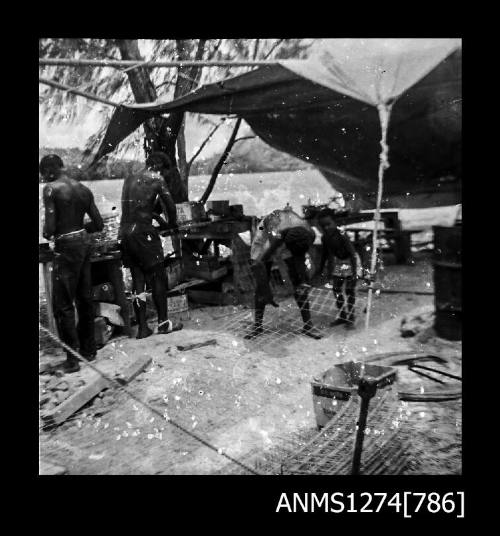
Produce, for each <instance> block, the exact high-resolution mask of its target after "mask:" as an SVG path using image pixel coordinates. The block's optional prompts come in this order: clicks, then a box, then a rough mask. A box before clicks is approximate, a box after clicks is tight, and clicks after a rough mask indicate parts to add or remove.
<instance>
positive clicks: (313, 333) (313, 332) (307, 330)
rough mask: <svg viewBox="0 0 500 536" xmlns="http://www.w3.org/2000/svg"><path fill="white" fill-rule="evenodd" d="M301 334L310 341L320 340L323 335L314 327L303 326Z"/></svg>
mask: <svg viewBox="0 0 500 536" xmlns="http://www.w3.org/2000/svg"><path fill="white" fill-rule="evenodd" d="M302 333H303V334H304V335H306V336H307V337H311V339H316V340H318V339H322V338H323V335H322V334H321V333H320V332H319V331H318V330H317V329H316V328H315V327H314V326H304V327H303V328H302Z"/></svg>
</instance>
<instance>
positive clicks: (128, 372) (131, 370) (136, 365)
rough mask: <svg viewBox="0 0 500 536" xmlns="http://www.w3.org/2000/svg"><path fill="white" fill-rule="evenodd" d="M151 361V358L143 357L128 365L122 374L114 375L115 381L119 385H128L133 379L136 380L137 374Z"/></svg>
mask: <svg viewBox="0 0 500 536" xmlns="http://www.w3.org/2000/svg"><path fill="white" fill-rule="evenodd" d="M151 361H153V358H152V357H151V356H149V355H143V356H141V357H139V359H137V360H136V361H134V362H133V363H132V364H131V365H129V366H128V367H127V368H126V369H125V370H124V371H123V372H122V373H118V374H117V375H116V379H117V380H118V381H119V382H120V383H123V384H125V383H130V382H131V381H132V380H133V379H134V378H137V376H139V374H140V373H141V372H142V371H143V370H144V369H145V368H146V367H147V366H148V365H149V364H150V363H151Z"/></svg>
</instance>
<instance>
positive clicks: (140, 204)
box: [120, 170, 175, 230]
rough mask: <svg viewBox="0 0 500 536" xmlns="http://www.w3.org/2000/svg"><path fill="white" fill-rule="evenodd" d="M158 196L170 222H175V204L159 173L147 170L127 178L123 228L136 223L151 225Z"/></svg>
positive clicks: (123, 200)
mask: <svg viewBox="0 0 500 536" xmlns="http://www.w3.org/2000/svg"><path fill="white" fill-rule="evenodd" d="M158 197H159V198H160V199H161V201H162V202H163V205H164V206H165V209H166V211H167V215H168V218H169V220H170V222H169V223H175V204H174V203H173V200H172V198H171V196H170V193H169V191H168V189H167V188H166V185H165V182H164V180H163V178H162V177H161V175H160V174H159V173H156V172H153V171H149V170H145V171H143V172H142V173H141V174H140V175H139V176H136V177H128V178H127V179H125V182H124V183H123V190H122V217H121V223H120V228H121V230H123V229H124V228H125V227H127V226H129V225H132V224H134V223H144V224H147V225H151V224H152V220H153V212H154V209H155V207H156V201H157V199H158ZM172 219H173V220H174V221H172Z"/></svg>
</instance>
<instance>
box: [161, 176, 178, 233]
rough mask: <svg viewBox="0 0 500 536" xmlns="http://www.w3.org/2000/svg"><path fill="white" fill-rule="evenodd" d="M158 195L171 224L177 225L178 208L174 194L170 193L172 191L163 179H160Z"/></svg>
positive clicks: (172, 225)
mask: <svg viewBox="0 0 500 536" xmlns="http://www.w3.org/2000/svg"><path fill="white" fill-rule="evenodd" d="M158 195H159V196H160V199H161V201H162V208H163V210H164V212H165V216H166V217H167V219H168V224H169V226H170V227H175V226H176V225H177V209H176V208H175V203H174V200H173V199H172V195H171V194H170V191H169V189H168V188H167V185H166V184H165V181H164V180H163V179H159V180H158Z"/></svg>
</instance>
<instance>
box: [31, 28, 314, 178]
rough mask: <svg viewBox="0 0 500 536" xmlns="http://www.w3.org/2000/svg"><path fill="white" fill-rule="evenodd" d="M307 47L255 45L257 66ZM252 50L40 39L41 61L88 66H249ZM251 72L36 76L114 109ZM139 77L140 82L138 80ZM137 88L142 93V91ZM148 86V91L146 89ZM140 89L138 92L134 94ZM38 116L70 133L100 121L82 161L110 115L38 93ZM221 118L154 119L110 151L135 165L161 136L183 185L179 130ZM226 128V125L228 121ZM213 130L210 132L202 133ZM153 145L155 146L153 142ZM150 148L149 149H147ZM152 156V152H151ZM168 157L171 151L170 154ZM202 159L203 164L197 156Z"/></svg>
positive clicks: (94, 71) (227, 42) (235, 42)
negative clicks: (92, 118) (245, 62)
mask: <svg viewBox="0 0 500 536" xmlns="http://www.w3.org/2000/svg"><path fill="white" fill-rule="evenodd" d="M311 43H312V40H307V39H259V46H258V56H257V59H263V58H268V57H271V58H277V59H287V58H303V57H305V56H306V54H307V50H308V48H309V46H310V45H311ZM255 50H256V47H255V40H252V39H209V40H200V39H186V40H177V41H174V40H128V41H124V40H116V39H69V38H63V39H40V41H39V56H40V57H43V58H85V59H129V58H132V59H136V58H137V59H138V61H139V59H143V60H145V61H157V60H192V59H204V60H242V59H250V58H252V56H253V52H254V51H255ZM248 70H249V68H248V67H234V66H229V67H226V66H223V67H211V68H207V67H198V66H196V67H182V68H179V69H177V68H171V69H168V68H150V67H141V68H138V69H134V70H130V69H116V68H111V67H89V66H78V67H74V66H71V67H68V66H40V76H43V77H45V78H50V79H52V80H55V81H57V82H60V83H63V84H65V85H67V86H71V87H78V88H79V89H81V90H83V91H86V92H88V93H92V94H95V95H99V96H100V97H103V98H105V99H108V100H111V101H114V102H117V103H126V102H134V101H137V102H146V101H150V100H154V99H155V98H165V99H168V100H171V99H174V98H177V97H180V96H182V95H184V94H185V93H188V92H190V91H193V90H194V89H196V88H197V87H198V86H200V85H202V84H207V83H211V82H214V81H216V80H221V79H224V78H227V77H230V76H235V75H238V74H241V73H243V72H246V71H248ZM141 77H142V78H141ZM141 83H142V87H141ZM147 84H150V86H149V89H147V88H146V85H147ZM138 88H139V89H138ZM40 111H41V113H42V115H43V116H44V117H45V119H46V120H47V122H48V123H49V124H53V125H55V124H61V123H66V124H70V125H75V127H76V126H77V125H78V124H79V123H80V122H81V121H84V120H85V119H86V118H87V117H88V115H89V114H90V113H93V114H97V117H98V120H99V123H100V128H98V130H97V132H96V133H95V134H94V135H92V136H91V137H90V138H89V140H88V142H87V145H86V153H87V154H88V153H90V152H93V151H94V150H95V149H96V147H97V146H98V145H99V143H100V141H101V139H102V136H103V135H104V132H105V130H106V127H107V124H108V122H109V119H110V117H111V114H112V112H113V109H112V108H111V107H109V106H106V105H104V104H100V103H97V102H91V101H86V100H85V99H82V98H81V97H76V96H75V95H74V94H72V93H69V92H64V91H61V90H57V89H54V88H52V87H48V86H45V85H40ZM218 121H219V118H212V117H207V116H203V115H200V114H180V115H177V116H175V114H171V115H170V116H167V117H166V118H154V119H153V120H150V121H149V122H148V123H145V126H144V132H141V130H142V129H139V130H137V131H136V132H135V133H133V134H132V135H130V136H129V137H128V138H127V139H126V140H124V141H123V142H122V143H121V144H120V147H119V148H118V149H117V150H116V151H115V156H116V157H117V158H118V159H120V158H123V157H124V156H125V155H127V156H129V157H130V156H132V157H133V158H135V159H140V158H141V156H142V157H143V155H144V153H143V150H144V149H146V151H147V150H148V146H147V145H148V144H146V147H145V144H144V135H146V139H147V138H148V137H149V138H151V137H154V136H155V135H156V136H157V135H159V132H160V131H162V130H163V131H164V134H165V136H168V135H169V136H170V137H171V139H170V140H166V141H165V140H164V145H168V147H167V148H166V149H163V147H164V145H161V144H160V146H161V147H162V150H166V152H168V153H169V154H170V156H171V158H172V159H173V160H174V161H177V159H178V158H179V157H180V165H179V168H180V170H181V175H183V179H182V180H184V181H186V182H187V175H188V174H189V168H190V166H189V165H188V162H189V161H190V159H191V156H192V155H188V154H186V141H185V135H184V127H185V124H186V122H190V123H191V124H193V123H194V124H195V125H199V127H200V128H202V129H207V125H208V123H210V124H212V125H214V124H215V123H217V122H218ZM226 123H230V120H229V121H227V122H226ZM208 130H211V128H210V129H207V131H208ZM153 142H154V140H153ZM150 145H151V143H150ZM149 149H151V147H149ZM167 149H168V150H167ZM202 154H203V153H201V155H200V156H202Z"/></svg>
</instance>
